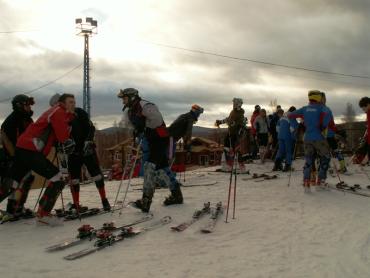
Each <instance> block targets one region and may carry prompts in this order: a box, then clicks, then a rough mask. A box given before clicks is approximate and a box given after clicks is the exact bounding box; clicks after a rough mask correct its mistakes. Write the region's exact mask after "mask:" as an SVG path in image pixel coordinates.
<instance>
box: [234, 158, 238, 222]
mask: <svg viewBox="0 0 370 278" xmlns="http://www.w3.org/2000/svg"><path fill="white" fill-rule="evenodd" d="M236 161H238V153H237V154H236V155H235V159H234V165H235V163H236ZM237 177H238V174H237V173H236V169H235V173H234V207H233V219H235V203H236V179H237Z"/></svg>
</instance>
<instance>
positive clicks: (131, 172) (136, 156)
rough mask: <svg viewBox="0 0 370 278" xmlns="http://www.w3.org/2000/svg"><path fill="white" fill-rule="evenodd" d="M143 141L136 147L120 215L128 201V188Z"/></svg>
mask: <svg viewBox="0 0 370 278" xmlns="http://www.w3.org/2000/svg"><path fill="white" fill-rule="evenodd" d="M141 141H142V140H140V142H139V144H138V146H137V148H136V154H135V159H134V163H133V165H132V168H131V171H130V176H129V180H128V183H127V186H126V191H125V195H124V197H123V200H122V206H121V209H120V210H119V215H122V209H123V206H124V204H125V201H126V197H127V193H128V189H129V187H130V185H131V179H132V176H133V174H134V170H135V166H136V161H137V158H138V156H139V151H140V147H141Z"/></svg>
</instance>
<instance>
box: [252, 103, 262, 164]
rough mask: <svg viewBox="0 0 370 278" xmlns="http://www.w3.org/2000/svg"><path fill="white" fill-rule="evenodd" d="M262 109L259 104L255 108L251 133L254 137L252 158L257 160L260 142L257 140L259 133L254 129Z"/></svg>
mask: <svg viewBox="0 0 370 278" xmlns="http://www.w3.org/2000/svg"><path fill="white" fill-rule="evenodd" d="M260 111H261V107H260V106H259V105H258V104H257V105H256V106H254V111H253V114H252V117H251V132H252V137H253V142H252V143H253V150H252V158H253V159H256V158H257V153H258V142H257V141H258V140H257V132H256V129H255V128H254V122H255V121H256V118H257V116H258V115H259V114H260Z"/></svg>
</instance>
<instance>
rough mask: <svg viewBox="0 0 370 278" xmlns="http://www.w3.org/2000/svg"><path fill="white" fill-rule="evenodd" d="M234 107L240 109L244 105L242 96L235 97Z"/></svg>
mask: <svg viewBox="0 0 370 278" xmlns="http://www.w3.org/2000/svg"><path fill="white" fill-rule="evenodd" d="M233 105H234V108H237V109H240V108H242V105H243V100H242V99H241V98H233Z"/></svg>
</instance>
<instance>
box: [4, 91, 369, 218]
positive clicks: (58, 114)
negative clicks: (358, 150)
mask: <svg viewBox="0 0 370 278" xmlns="http://www.w3.org/2000/svg"><path fill="white" fill-rule="evenodd" d="M117 96H118V98H121V99H122V103H123V111H125V110H126V109H127V117H128V120H129V122H130V123H131V124H132V126H133V128H134V132H133V134H134V138H135V142H136V143H137V144H138V146H139V147H140V148H141V150H142V162H141V163H142V165H143V167H144V186H143V195H142V198H141V199H139V200H137V201H136V202H135V203H134V205H135V206H136V207H137V208H139V209H141V210H142V211H143V212H149V210H150V206H151V203H152V199H153V196H154V191H155V188H156V186H158V185H160V186H163V187H168V188H169V190H170V195H169V196H168V197H167V198H166V199H165V200H164V202H163V203H164V205H173V204H182V203H183V195H182V192H181V188H180V186H181V185H180V183H179V182H178V181H177V179H176V176H175V174H174V173H173V172H172V171H171V165H172V162H173V157H174V152H175V151H176V142H177V141H178V140H179V139H181V138H182V139H183V143H184V149H185V150H187V151H189V152H190V151H191V135H192V128H193V124H194V123H196V122H197V120H198V118H199V116H200V115H201V114H202V113H203V112H204V109H203V108H202V107H200V106H199V105H196V104H194V105H192V107H191V109H190V111H189V112H188V113H186V114H182V115H180V116H179V117H178V118H177V119H176V120H175V121H174V122H173V123H172V124H171V125H170V126H169V127H166V124H165V122H164V120H163V117H162V114H161V113H160V111H159V109H158V107H157V106H156V105H155V104H154V103H151V102H149V101H146V100H144V99H142V98H141V97H140V95H139V92H138V90H136V89H134V88H126V89H124V90H119V92H118V95H117ZM308 101H309V103H308V105H306V106H304V107H302V108H300V109H296V108H295V107H294V106H292V107H290V108H289V109H288V111H286V112H284V110H283V109H282V108H281V107H280V106H278V107H277V110H276V111H275V113H273V114H272V115H270V116H267V113H266V110H265V109H261V107H260V106H259V105H256V106H255V110H254V112H253V115H252V117H251V133H252V138H253V140H254V141H255V142H254V143H255V145H256V146H258V152H259V156H260V159H261V162H262V163H263V162H264V160H265V158H266V154H267V151H268V149H270V150H272V153H273V154H272V158H273V159H274V167H273V170H274V171H280V170H282V171H291V166H292V160H293V157H294V153H295V149H296V147H295V146H296V145H297V144H296V141H297V139H298V135H299V132H298V130H299V129H303V130H304V137H303V142H304V157H305V165H304V171H303V180H304V181H303V183H304V188H305V192H308V191H310V186H312V185H317V186H318V187H319V188H323V189H324V188H325V187H326V185H327V184H326V181H325V180H326V175H327V170H328V167H329V163H330V159H331V157H332V156H333V157H336V158H337V159H338V161H339V163H340V167H339V171H342V172H345V171H346V166H345V163H344V158H343V155H342V154H341V152H340V150H339V148H338V142H337V140H338V136H345V134H343V132H341V131H338V130H337V128H336V126H335V123H334V117H333V114H332V112H331V110H330V108H329V107H328V106H327V105H326V95H325V93H324V92H321V91H318V90H311V91H309V92H308ZM12 105H13V112H12V113H11V114H10V115H9V116H8V117H7V118H6V120H5V121H4V122H3V124H2V126H1V139H2V143H3V153H2V157H1V159H0V162H1V164H0V166H1V167H0V170H1V183H0V202H1V201H3V200H5V199H6V198H8V204H7V209H6V211H7V213H8V214H9V215H13V216H14V217H27V216H30V217H31V216H33V212H32V211H31V210H30V209H25V207H24V205H25V203H26V200H27V196H28V192H29V190H30V187H31V184H32V182H33V180H34V176H33V175H32V171H34V172H35V173H37V174H39V175H41V176H42V177H44V178H45V181H46V180H47V181H48V184H47V186H46V189H45V191H44V194H43V196H42V197H41V198H40V200H39V207H38V210H37V213H36V216H37V221H38V222H40V223H45V224H50V223H51V222H53V221H55V218H54V216H53V215H52V214H51V211H52V209H53V207H54V205H55V202H56V200H57V198H58V196H59V195H60V194H61V192H62V190H63V188H64V187H65V184H66V183H68V184H69V185H70V189H71V194H72V199H73V206H74V208H75V209H77V210H81V211H82V210H83V209H84V207H83V206H81V205H80V201H79V191H80V188H79V183H80V175H81V167H82V166H83V165H85V167H86V168H87V170H88V172H89V174H90V176H91V177H92V179H93V180H94V181H95V183H96V187H97V189H98V192H99V196H100V198H101V202H102V206H103V208H104V210H106V211H109V210H110V209H111V206H110V203H109V202H108V199H107V197H106V192H105V185H104V177H103V174H102V171H101V169H100V166H99V162H98V159H97V154H96V150H95V144H94V133H95V127H94V125H93V123H92V122H91V121H90V119H89V117H88V114H87V113H86V112H85V111H84V110H83V109H81V108H76V107H75V98H74V96H73V95H72V94H62V95H59V94H56V95H54V96H53V97H52V98H51V99H50V108H49V109H48V110H47V111H45V112H44V113H43V114H42V115H41V116H40V117H39V118H38V119H37V121H35V122H33V120H32V114H33V111H32V109H31V106H32V105H34V100H33V98H32V97H28V96H26V95H17V96H15V97H14V98H13V100H12ZM242 105H243V101H242V99H240V98H234V99H233V109H232V111H231V112H230V114H229V116H228V117H227V118H225V119H222V120H217V121H216V123H215V125H216V126H220V125H221V124H227V126H228V132H227V136H226V137H225V141H224V155H225V157H226V164H225V167H226V170H229V171H230V170H231V169H236V164H238V165H239V171H245V163H244V162H245V157H246V156H245V152H244V150H243V147H242V145H243V140H244V139H245V137H246V136H247V134H248V132H247V128H246V126H247V122H248V120H247V118H246V117H245V115H244V114H245V112H244V110H243V108H242ZM359 105H360V107H361V108H362V109H363V110H364V111H365V112H366V113H367V116H368V127H369V126H370V124H369V118H370V116H369V114H370V112H369V111H370V109H369V107H370V98H367V97H365V98H362V99H361V100H360V102H359ZM297 118H300V119H301V120H300V123H298V122H297V120H296V119H297ZM369 138H370V135H369V134H368V133H367V134H366V142H367V143H368V144H370V139H369ZM253 140H252V141H253ZM52 147H55V156H54V159H52V160H48V159H47V156H48V154H49V153H50V151H51V149H52ZM254 152H257V151H254ZM316 160H318V161H319V163H318V169H317V170H316V166H315V165H316V163H315V161H316ZM283 162H284V163H285V164H284V167H283ZM316 171H317V172H318V175H317V177H316V174H315V173H316Z"/></svg>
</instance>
